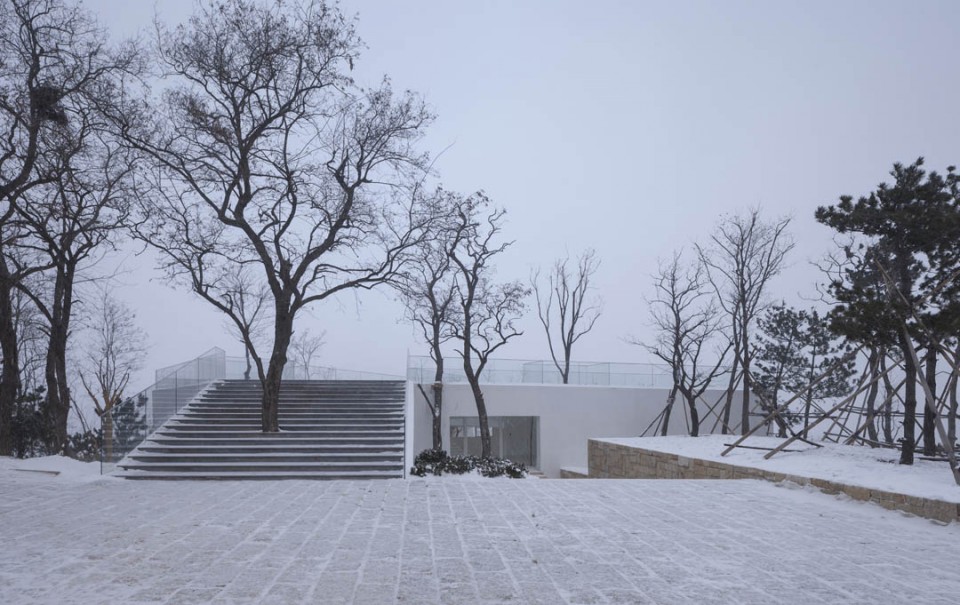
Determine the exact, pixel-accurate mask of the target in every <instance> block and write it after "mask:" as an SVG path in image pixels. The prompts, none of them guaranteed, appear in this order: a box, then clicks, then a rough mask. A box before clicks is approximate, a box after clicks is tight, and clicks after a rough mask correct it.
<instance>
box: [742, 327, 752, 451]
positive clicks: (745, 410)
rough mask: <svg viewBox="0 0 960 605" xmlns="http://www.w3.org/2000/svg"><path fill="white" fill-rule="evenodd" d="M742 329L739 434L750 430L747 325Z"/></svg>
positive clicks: (744, 433)
mask: <svg viewBox="0 0 960 605" xmlns="http://www.w3.org/2000/svg"><path fill="white" fill-rule="evenodd" d="M741 329H742V330H743V350H742V351H741V354H742V355H743V407H742V409H741V411H740V434H741V435H746V434H747V433H749V432H750V343H749V341H748V336H747V326H743V327H742V328H741Z"/></svg>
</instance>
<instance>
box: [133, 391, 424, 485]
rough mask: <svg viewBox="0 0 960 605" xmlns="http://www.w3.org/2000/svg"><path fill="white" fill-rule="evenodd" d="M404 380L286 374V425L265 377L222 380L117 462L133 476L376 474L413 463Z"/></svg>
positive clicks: (393, 473)
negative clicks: (273, 417)
mask: <svg viewBox="0 0 960 605" xmlns="http://www.w3.org/2000/svg"><path fill="white" fill-rule="evenodd" d="M405 392H406V391H405V383H404V382H403V381H383V382H366V381H353V382H347V381H284V383H283V386H282V387H281V392H280V404H279V414H278V415H279V421H280V426H281V431H280V432H277V433H264V432H263V431H262V430H261V414H262V412H261V400H262V397H263V393H262V389H261V388H260V383H259V382H257V381H223V382H220V383H217V384H216V385H213V386H212V387H211V388H210V389H208V390H207V391H205V392H204V393H203V394H201V395H200V396H199V397H198V398H197V399H195V400H194V401H192V402H191V403H190V404H189V405H188V406H186V407H185V408H184V409H182V410H180V411H179V412H178V413H177V414H176V415H175V416H173V417H172V418H170V419H169V420H168V421H167V422H165V423H164V424H163V425H162V426H161V427H160V428H159V429H158V430H156V431H155V432H154V433H153V434H152V435H150V436H149V438H148V439H147V440H145V441H144V442H143V443H142V444H141V445H140V446H139V447H138V448H136V449H135V450H134V451H133V452H131V453H130V454H129V455H127V457H126V458H124V459H123V460H122V461H121V462H120V463H119V464H118V465H117V466H118V469H120V470H118V471H117V473H116V474H117V475H118V476H121V477H126V478H130V479H279V478H299V479H373V478H390V477H402V476H403V471H404V430H405V415H404V397H405Z"/></svg>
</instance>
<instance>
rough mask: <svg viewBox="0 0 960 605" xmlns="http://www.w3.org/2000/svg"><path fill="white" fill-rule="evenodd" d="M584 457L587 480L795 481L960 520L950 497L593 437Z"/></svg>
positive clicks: (925, 514)
mask: <svg viewBox="0 0 960 605" xmlns="http://www.w3.org/2000/svg"><path fill="white" fill-rule="evenodd" d="M587 458H588V464H589V473H590V478H591V479H763V480H765V481H774V482H778V483H779V482H780V481H791V482H793V483H797V484H799V485H812V486H814V487H816V488H817V489H819V490H820V491H822V492H824V493H827V494H840V493H843V494H846V495H847V496H850V497H851V498H853V499H854V500H862V501H869V502H875V503H877V504H879V505H880V506H882V507H884V508H886V509H890V510H900V511H904V512H907V513H910V514H913V515H917V516H918V517H925V518H927V519H933V520H936V521H941V522H944V523H949V522H950V521H960V504H958V503H956V502H945V501H943V500H933V499H930V498H922V497H919V496H908V495H906V494H898V493H896V492H888V491H884V490H878V489H872V488H866V487H858V486H855V485H846V484H844V483H837V482H835V481H829V480H826V479H816V478H811V477H802V476H799V475H790V474H786V473H778V472H776V471H769V470H763V469H759V468H752V467H748V466H738V465H735V464H729V463H726V462H716V461H713V460H700V459H698V458H688V457H686V456H681V455H678V454H670V453H667V452H658V451H654V450H646V449H641V448H638V447H631V446H627V445H620V444H617V443H610V442H607V441H599V440H596V439H590V440H589V441H588V445H587Z"/></svg>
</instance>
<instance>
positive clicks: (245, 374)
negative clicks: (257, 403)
mask: <svg viewBox="0 0 960 605" xmlns="http://www.w3.org/2000/svg"><path fill="white" fill-rule="evenodd" d="M243 351H244V353H245V358H246V360H247V367H246V369H244V370H243V379H244V380H250V370H251V369H253V365H251V363H250V349H248V348H247V347H246V345H244V347H243Z"/></svg>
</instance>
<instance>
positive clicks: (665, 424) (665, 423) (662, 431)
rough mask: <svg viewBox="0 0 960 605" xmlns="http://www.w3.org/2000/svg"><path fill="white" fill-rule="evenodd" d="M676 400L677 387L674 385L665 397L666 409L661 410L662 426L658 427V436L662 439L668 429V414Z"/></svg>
mask: <svg viewBox="0 0 960 605" xmlns="http://www.w3.org/2000/svg"><path fill="white" fill-rule="evenodd" d="M676 400H677V385H676V383H674V385H673V388H672V389H670V394H669V395H667V407H666V409H665V410H663V424H662V425H660V436H661V437H664V436H666V434H667V429H668V428H669V427H670V412H672V411H673V403H674V402H675V401H676Z"/></svg>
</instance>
